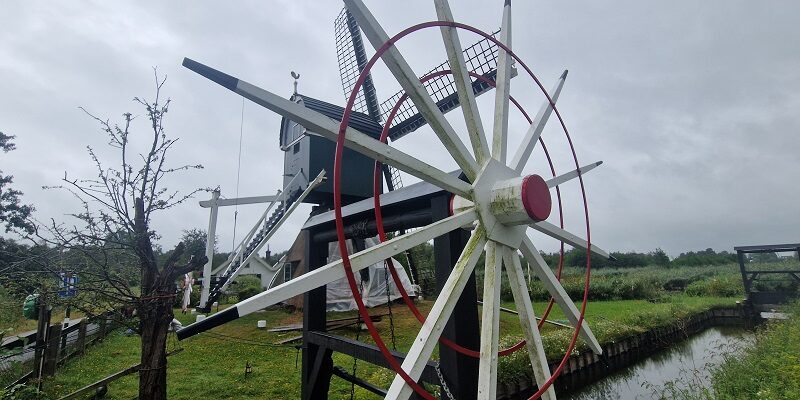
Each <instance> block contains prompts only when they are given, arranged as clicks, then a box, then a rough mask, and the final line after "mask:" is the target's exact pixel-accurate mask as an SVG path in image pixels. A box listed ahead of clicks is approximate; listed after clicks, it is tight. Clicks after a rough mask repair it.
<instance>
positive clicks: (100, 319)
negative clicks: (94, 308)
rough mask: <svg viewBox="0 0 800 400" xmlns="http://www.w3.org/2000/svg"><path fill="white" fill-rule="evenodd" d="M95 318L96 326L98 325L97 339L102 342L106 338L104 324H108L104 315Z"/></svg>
mask: <svg viewBox="0 0 800 400" xmlns="http://www.w3.org/2000/svg"><path fill="white" fill-rule="evenodd" d="M97 318H98V320H97V324H98V325H99V328H98V333H97V339H98V340H102V339H103V338H104V337H106V322H108V319H107V316H106V314H105V313H103V314H101V315H99V316H98V317H97Z"/></svg>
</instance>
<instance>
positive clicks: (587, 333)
mask: <svg viewBox="0 0 800 400" xmlns="http://www.w3.org/2000/svg"><path fill="white" fill-rule="evenodd" d="M519 250H520V251H521V252H522V255H523V256H525V259H526V260H528V262H529V263H530V265H531V267H532V268H533V273H534V274H536V277H537V278H539V280H540V281H542V284H543V285H544V287H545V288H546V289H547V292H548V293H550V295H551V296H553V299H555V301H556V304H558V306H559V308H561V311H563V312H564V315H565V316H566V317H567V320H569V322H570V323H572V325H573V326H576V325H577V324H578V319H579V318H580V311H578V308H577V307H575V303H573V302H572V300H571V299H570V298H569V295H567V292H566V291H565V290H564V288H563V287H562V286H561V283H560V282H559V281H558V278H556V276H555V275H553V271H551V270H550V267H549V266H548V265H547V262H545V261H544V258H542V255H541V254H539V250H538V249H536V246H534V245H533V242H531V240H530V238H528V237H527V236H526V237H524V238H523V239H522V245H520V248H519ZM581 337H583V339H584V340H586V343H588V344H589V347H591V348H592V351H594V352H595V353H596V354H602V353H603V348H602V347H600V343H599V342H598V341H597V338H595V337H594V333H592V330H591V329H590V328H589V324H588V323H587V321H583V323H582V324H581Z"/></svg>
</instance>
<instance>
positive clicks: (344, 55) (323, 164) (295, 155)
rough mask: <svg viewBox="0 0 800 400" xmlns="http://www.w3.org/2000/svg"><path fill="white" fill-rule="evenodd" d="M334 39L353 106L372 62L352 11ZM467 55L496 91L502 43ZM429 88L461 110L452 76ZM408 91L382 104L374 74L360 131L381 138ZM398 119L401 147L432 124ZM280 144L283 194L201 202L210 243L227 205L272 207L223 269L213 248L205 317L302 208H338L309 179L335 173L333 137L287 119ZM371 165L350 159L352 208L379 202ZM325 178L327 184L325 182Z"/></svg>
mask: <svg viewBox="0 0 800 400" xmlns="http://www.w3.org/2000/svg"><path fill="white" fill-rule="evenodd" d="M334 34H335V39H336V55H337V60H338V63H339V75H340V77H341V81H342V88H343V91H344V95H345V100H346V98H347V96H349V94H350V92H351V91H352V88H353V86H354V84H355V83H356V79H357V78H358V75H359V74H360V72H361V71H362V70H363V68H364V66H365V64H366V62H367V56H366V51H365V49H364V44H363V40H362V37H361V31H360V29H359V27H358V23H357V22H356V20H355V18H353V16H352V15H351V14H350V13H349V12H348V11H347V8H344V9H342V11H341V12H340V13H339V15H338V16H337V17H336V19H335V21H334ZM463 54H464V60H465V63H466V65H467V67H468V68H469V70H470V71H473V73H476V74H479V75H480V76H481V77H482V78H483V80H481V79H475V80H474V81H473V82H472V88H473V92H474V94H475V96H479V95H481V94H483V93H486V92H487V91H489V90H490V89H491V88H492V87H491V85H489V84H488V83H487V80H488V81H492V80H494V77H495V75H496V73H497V70H496V68H497V45H495V44H494V43H492V42H491V41H490V40H488V39H486V38H483V39H481V40H479V41H478V42H476V43H474V44H472V45H471V46H468V47H466V48H465V49H464V50H463ZM447 65H448V61H444V62H442V63H440V64H439V65H437V66H436V67H434V68H433V69H431V70H430V71H429V72H428V75H429V74H431V73H436V72H439V71H443V70H445V69H447ZM515 74H516V71H515V70H512V76H513V75H515ZM291 76H292V78H294V80H295V81H294V93H293V95H292V97H291V98H290V100H291V101H293V102H296V103H298V104H302V105H304V106H306V107H307V108H309V109H312V110H314V111H317V112H320V113H323V114H325V115H327V116H328V117H330V118H335V119H337V120H341V117H342V115H343V113H344V109H343V108H342V107H339V106H336V105H333V104H330V103H327V102H324V101H321V100H318V99H315V98H313V97H310V96H305V95H302V94H299V93H298V91H297V80H298V79H299V78H300V74H298V73H296V72H295V71H291ZM425 87H426V89H427V90H428V91H429V93H430V94H431V96H432V97H433V99H434V100H435V101H436V105H437V107H438V108H439V110H441V112H442V113H447V112H448V111H451V110H453V109H455V108H457V107H458V105H459V99H458V95H457V94H456V85H455V82H454V81H453V79H452V78H450V77H448V76H442V77H441V79H438V80H431V81H428V82H426V83H425ZM403 93H404V92H403V91H402V90H400V91H398V92H397V93H395V94H394V95H392V96H390V97H389V98H388V99H386V100H385V101H383V102H380V103H379V102H378V97H377V93H376V89H375V86H374V84H373V82H372V78H371V76H370V75H367V77H366V79H365V82H364V85H363V87H362V88H361V89H359V91H358V95H357V99H356V102H355V104H354V107H353V110H354V111H355V113H354V114H353V116H352V117H351V119H352V125H353V127H354V128H356V129H358V130H359V131H360V132H364V133H368V134H369V135H371V136H374V137H376V138H377V137H378V136H379V134H380V131H381V128H382V127H381V125H380V122H382V121H383V120H384V117H383V116H384V115H388V114H389V112H390V111H391V108H392V106H393V105H394V104H395V103H396V102H397V100H398V99H399V98H400V97H401V96H402V95H403ZM397 116H398V117H399V118H394V119H393V122H392V126H391V128H390V132H389V138H390V139H391V140H393V141H394V140H397V139H399V138H401V137H403V136H405V135H407V134H409V133H411V132H413V131H415V130H417V129H419V128H420V127H422V126H424V125H425V124H426V121H425V119H424V118H423V116H422V114H420V113H419V112H418V111H417V109H416V107H415V106H414V105H413V104H411V103H408V102H406V103H403V104H402V106H401V108H400V109H399V110H398V111H397ZM279 145H280V149H281V150H282V151H283V152H284V174H283V175H284V182H283V189H282V190H279V191H278V193H277V194H276V195H272V196H258V197H247V198H240V199H222V200H220V199H219V193H216V194H212V199H210V200H207V201H202V202H200V206H201V207H204V208H209V209H210V213H209V214H210V215H209V228H208V232H209V235H208V237H211V238H213V237H214V234H215V231H216V221H217V213H218V209H219V207H225V206H238V205H246V204H262V203H268V205H267V207H266V210H265V211H264V214H263V215H262V216H261V218H259V219H258V220H257V221H256V223H255V224H254V225H253V227H252V228H251V229H250V231H249V232H248V234H247V235H245V237H244V239H242V240H241V241H240V243H239V244H238V245H237V246H236V247H235V248H234V249H233V251H232V252H231V253H230V255H229V257H228V259H227V260H226V261H225V262H224V263H223V264H222V265H220V266H217V267H215V268H213V269H212V261H213V243H211V244H209V246H207V247H206V248H207V254H206V256H207V257H208V259H209V262H208V264H207V265H206V266H205V268H204V271H203V276H204V277H206V276H209V277H211V279H203V282H202V288H201V294H200V303H199V305H198V309H199V310H200V311H202V312H208V311H210V309H211V306H212V304H214V302H216V301H217V300H218V299H219V297H220V296H221V295H222V294H223V293H224V292H225V290H226V289H227V288H228V287H229V286H230V284H231V283H232V282H233V281H234V279H235V278H236V277H237V276H238V275H239V274H240V273H241V272H242V271H243V270H244V269H245V268H246V267H247V266H248V265H249V264H250V263H251V262H253V261H258V260H259V258H258V257H257V253H258V252H259V251H261V249H263V248H264V247H265V245H266V244H267V243H268V241H269V240H270V239H271V238H272V237H273V236H274V234H275V233H276V232H277V231H278V229H279V228H280V227H281V225H282V224H283V222H284V221H285V220H286V219H288V218H289V216H290V215H291V213H292V211H294V209H295V208H296V207H297V206H298V205H299V204H300V203H302V202H304V201H306V202H309V203H312V204H318V205H320V204H321V205H322V206H323V208H326V206H327V208H329V207H330V204H325V203H326V202H328V203H329V202H330V199H331V194H332V190H331V189H332V185H331V183H330V182H329V183H327V184H325V182H324V181H323V180H320V181H309V175H311V176H313V174H320V173H323V171H325V170H326V169H328V170H330V167H331V166H332V165H333V153H332V151H331V150H332V147H331V146H332V144H331V143H330V142H329V141H328V140H327V139H322V138H320V137H319V136H316V135H313V133H311V132H309V131H308V129H306V128H305V127H303V126H302V125H300V124H298V123H297V122H295V121H292V120H291V119H287V118H283V119H282V120H281V134H280V143H279ZM371 164H372V160H371V159H369V158H367V157H363V156H361V155H359V154H357V153H354V154H348V157H347V165H346V166H345V168H346V170H347V171H348V173H347V175H348V183H349V187H346V188H345V189H344V195H345V197H346V201H347V202H353V201H357V200H363V199H366V198H369V197H371V196H372V191H371V190H369V184H370V183H372V174H371V168H370V167H371ZM382 174H383V179H384V181H385V183H386V188H387V189H388V190H389V191H393V190H395V189H399V188H401V187H402V186H403V182H402V178H401V176H400V173H399V171H398V170H397V169H396V168H394V167H392V166H391V165H387V164H384V165H383V166H382ZM319 178H320V179H322V177H319ZM312 183H313V185H312ZM359 189H362V190H359ZM275 205H277V208H276V209H275V210H274V211H273V212H272V214H269V211H270V210H271V209H272V208H273V207H274V206H275ZM399 233H400V234H403V233H405V231H404V230H400V231H399ZM404 255H405V257H406V259H407V260H408V265H409V273H410V275H411V278H412V282H418V281H419V277H418V276H417V271H416V268H415V264H414V261H413V258H412V256H411V254H410V253H408V252H406V253H405V254H404ZM281 264H282V265H281V267H284V268H285V267H291V264H290V263H281ZM275 267H277V266H275ZM270 272H272V273H273V274H274V276H273V278H282V277H281V276H280V275H279V274H278V272H279V271H278V269H277V268H276V269H273V270H272V271H270ZM290 272H294V271H290ZM290 275H291V274H290ZM270 280H273V279H268V281H270Z"/></svg>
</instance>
